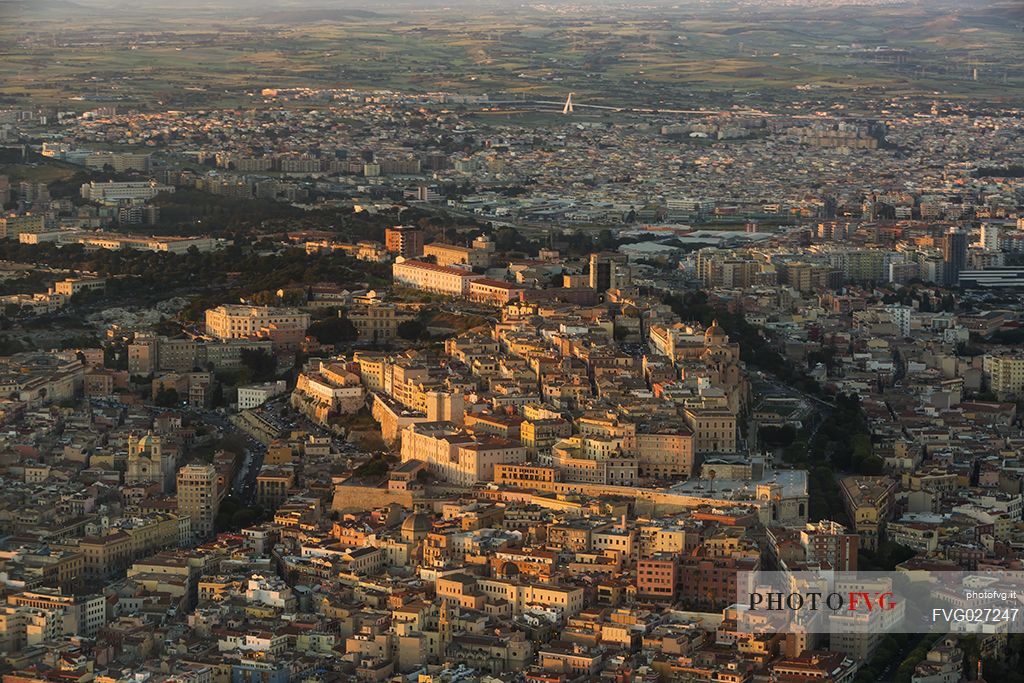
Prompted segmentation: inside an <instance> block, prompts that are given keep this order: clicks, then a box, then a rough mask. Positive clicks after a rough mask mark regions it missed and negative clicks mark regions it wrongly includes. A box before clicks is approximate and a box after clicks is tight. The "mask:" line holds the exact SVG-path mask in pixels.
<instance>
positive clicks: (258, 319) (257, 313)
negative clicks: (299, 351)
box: [206, 305, 309, 339]
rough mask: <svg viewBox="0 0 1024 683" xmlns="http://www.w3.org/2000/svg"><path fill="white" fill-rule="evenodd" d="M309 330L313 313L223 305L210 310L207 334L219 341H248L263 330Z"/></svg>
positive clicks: (207, 320) (286, 309) (290, 309)
mask: <svg viewBox="0 0 1024 683" xmlns="http://www.w3.org/2000/svg"><path fill="white" fill-rule="evenodd" d="M271 327H276V328H277V329H281V330H301V331H303V332H304V331H305V330H306V329H307V328H308V327H309V313H303V312H302V311H300V310H298V309H295V308H274V307H271V306H239V305H223V306H217V307H216V308H210V309H208V310H207V311H206V333H207V334H208V335H210V336H211V337H215V338H217V339H246V338H249V337H253V336H255V335H257V334H259V333H260V332H261V331H263V330H269V329H270V328H271Z"/></svg>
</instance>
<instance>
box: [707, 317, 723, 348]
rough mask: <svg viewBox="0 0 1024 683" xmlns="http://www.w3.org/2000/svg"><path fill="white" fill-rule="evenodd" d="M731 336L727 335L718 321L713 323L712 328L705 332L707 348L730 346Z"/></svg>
mask: <svg viewBox="0 0 1024 683" xmlns="http://www.w3.org/2000/svg"><path fill="white" fill-rule="evenodd" d="M728 343H729V335H727V334H726V333H725V330H723V329H722V328H721V326H720V325H719V324H718V321H717V320H714V321H713V322H712V323H711V327H709V328H708V329H707V330H705V331H704V344H705V346H711V345H718V344H728Z"/></svg>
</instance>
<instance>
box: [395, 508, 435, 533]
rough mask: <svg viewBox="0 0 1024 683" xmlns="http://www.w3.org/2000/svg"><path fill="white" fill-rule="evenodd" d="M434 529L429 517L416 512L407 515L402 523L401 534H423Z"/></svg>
mask: <svg viewBox="0 0 1024 683" xmlns="http://www.w3.org/2000/svg"><path fill="white" fill-rule="evenodd" d="M433 528H434V521H433V520H432V519H431V518H430V515H427V514H424V513H422V512H417V513H414V514H411V515H409V516H408V517H406V518H405V521H404V522H402V534H403V535H405V534H425V533H427V532H429V531H431V530H432V529H433Z"/></svg>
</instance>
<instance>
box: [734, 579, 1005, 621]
mask: <svg viewBox="0 0 1024 683" xmlns="http://www.w3.org/2000/svg"><path fill="white" fill-rule="evenodd" d="M736 588H737V590H736V602H735V604H734V605H733V607H732V608H730V610H729V613H728V614H727V615H726V616H727V618H734V619H735V622H736V629H737V631H738V632H741V633H752V634H757V633H803V634H872V633H928V632H936V633H939V632H941V633H950V632H953V633H1024V573H1022V572H1007V571H990V572H966V571H935V570H926V569H913V570H906V571H898V572H833V571H826V570H819V571H795V572H787V571H771V572H769V571H756V572H740V573H739V574H738V575H737V581H736Z"/></svg>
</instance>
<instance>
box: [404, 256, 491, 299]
mask: <svg viewBox="0 0 1024 683" xmlns="http://www.w3.org/2000/svg"><path fill="white" fill-rule="evenodd" d="M483 277H484V276H483V275H479V274H477V273H474V272H473V271H471V270H466V269H463V268H455V267H452V266H439V265H437V264H436V263H427V262H425V261H417V260H415V259H406V260H403V261H396V262H395V263H394V265H392V266H391V278H392V279H393V280H394V282H395V284H396V285H405V286H406V287H412V288H413V289H421V290H423V291H425V292H433V293H435V294H445V295H447V296H466V295H467V294H469V283H470V282H472V281H473V280H479V279H481V278H483Z"/></svg>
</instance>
